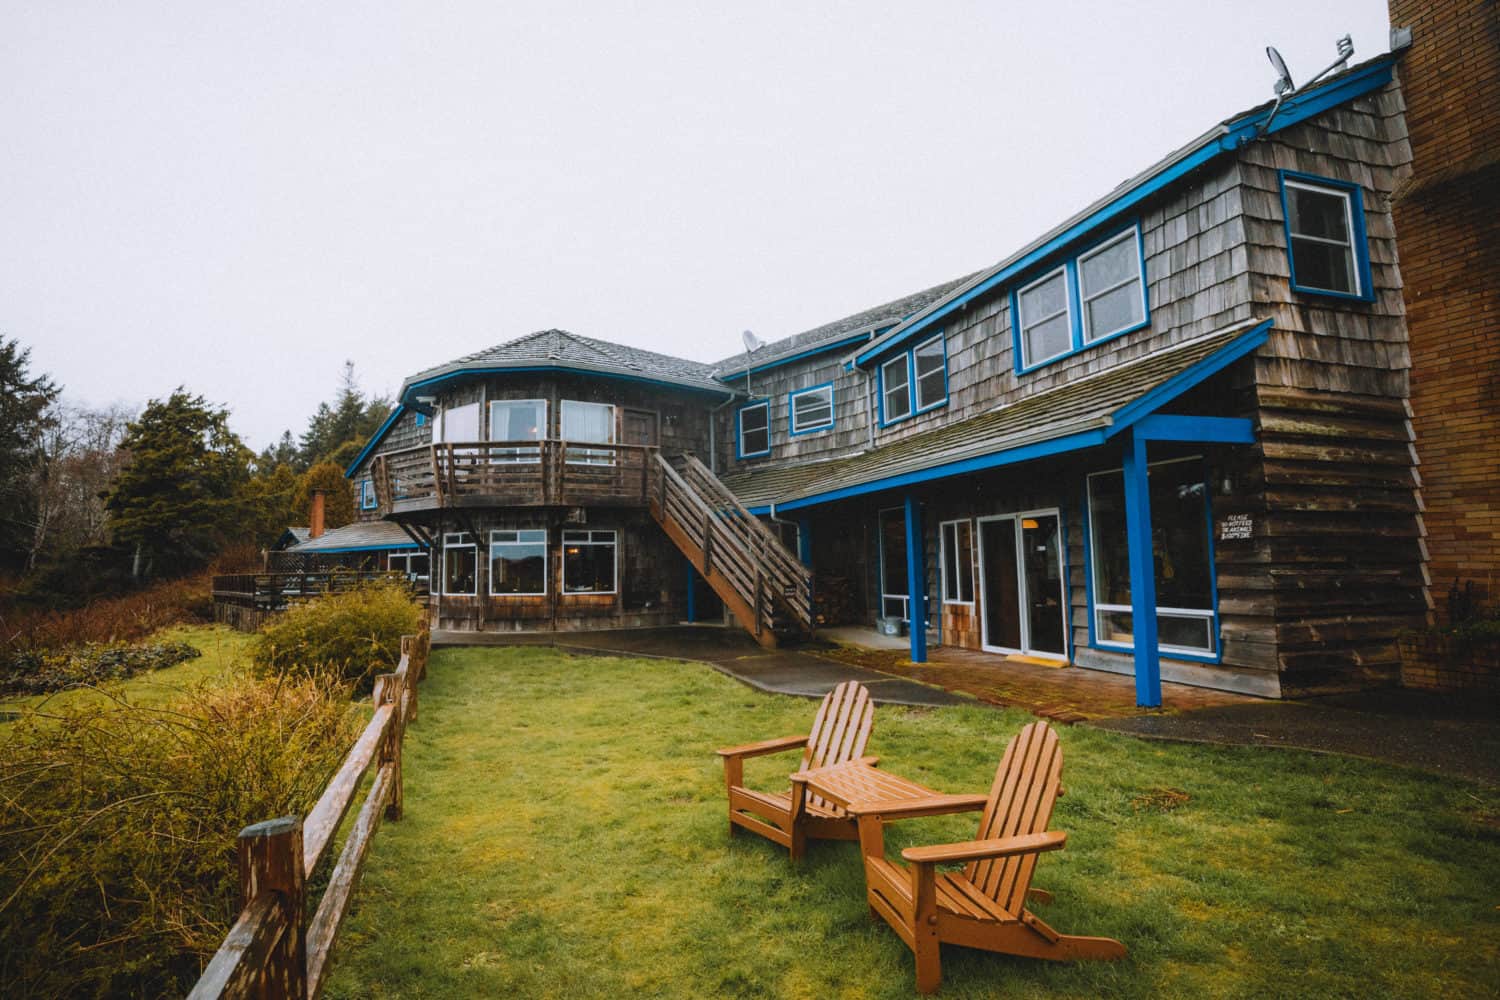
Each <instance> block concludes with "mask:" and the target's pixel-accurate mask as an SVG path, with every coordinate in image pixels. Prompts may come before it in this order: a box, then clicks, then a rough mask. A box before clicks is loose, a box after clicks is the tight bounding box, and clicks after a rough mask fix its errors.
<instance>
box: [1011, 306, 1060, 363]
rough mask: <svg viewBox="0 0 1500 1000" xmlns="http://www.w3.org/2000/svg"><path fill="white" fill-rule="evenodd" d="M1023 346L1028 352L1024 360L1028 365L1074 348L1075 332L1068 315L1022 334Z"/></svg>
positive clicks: (1040, 324)
mask: <svg viewBox="0 0 1500 1000" xmlns="http://www.w3.org/2000/svg"><path fill="white" fill-rule="evenodd" d="M1021 346H1022V347H1023V348H1024V349H1025V351H1026V357H1025V359H1024V360H1025V363H1026V364H1028V365H1034V364H1036V363H1037V362H1038V361H1045V360H1046V359H1048V358H1050V357H1055V356H1056V355H1058V354H1062V353H1063V352H1064V351H1066V350H1067V349H1068V348H1070V347H1072V346H1073V330H1072V327H1071V324H1070V323H1069V320H1068V317H1067V314H1063V315H1062V316H1058V317H1055V318H1053V319H1049V320H1048V321H1047V322H1045V323H1039V324H1037V325H1036V326H1033V327H1029V328H1028V329H1027V330H1026V331H1025V332H1023V333H1022V334H1021Z"/></svg>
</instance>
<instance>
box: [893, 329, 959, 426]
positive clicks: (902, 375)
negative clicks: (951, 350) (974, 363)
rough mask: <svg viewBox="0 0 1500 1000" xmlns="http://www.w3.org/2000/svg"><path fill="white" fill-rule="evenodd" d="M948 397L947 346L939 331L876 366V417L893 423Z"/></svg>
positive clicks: (941, 402)
mask: <svg viewBox="0 0 1500 1000" xmlns="http://www.w3.org/2000/svg"><path fill="white" fill-rule="evenodd" d="M947 401H948V346H947V341H946V340H944V338H943V335H942V334H941V333H940V334H938V335H937V336H936V337H931V338H929V339H927V340H924V341H922V343H920V344H918V345H917V346H916V347H913V348H912V349H911V350H909V351H907V352H905V353H903V354H898V355H896V356H895V357H894V358H891V359H890V360H889V361H886V362H885V363H884V364H882V365H881V366H880V417H881V423H882V424H893V423H895V422H896V421H898V420H902V419H904V418H906V417H909V416H911V415H912V414H914V413H922V412H924V411H926V410H931V409H933V408H934V407H938V406H942V405H943V404H944V403H946V402H947Z"/></svg>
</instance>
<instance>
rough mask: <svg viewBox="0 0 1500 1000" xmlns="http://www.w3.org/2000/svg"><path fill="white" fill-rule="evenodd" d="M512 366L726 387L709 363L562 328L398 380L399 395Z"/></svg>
mask: <svg viewBox="0 0 1500 1000" xmlns="http://www.w3.org/2000/svg"><path fill="white" fill-rule="evenodd" d="M517 369H520V370H536V369H556V370H558V371H578V372H587V373H591V374H599V375H608V376H614V377H617V378H628V379H635V380H639V381H646V382H657V383H662V384H665V385H672V386H681V387H682V388H685V389H699V390H703V391H707V392H712V393H715V394H716V395H721V396H722V395H723V394H725V393H726V392H727V391H728V390H727V389H725V387H724V386H722V385H719V384H718V383H717V382H715V381H714V380H713V377H712V372H713V368H712V366H710V365H705V364H703V363H702V362H700V361H688V360H687V359H685V358H674V357H672V356H671V355H668V354H657V353H656V352H655V351H643V350H641V349H640V348H639V347H630V346H627V345H625V344H613V343H610V342H609V341H605V340H595V339H594V338H592V337H580V336H579V335H578V334H576V333H569V332H568V331H566V330H539V331H537V332H536V333H531V334H527V335H526V336H524V337H517V338H516V339H515V340H507V341H506V342H505V343H503V344H496V345H495V346H494V347H490V348H487V349H485V350H483V351H476V352H474V353H473V354H466V355H464V356H463V357H461V358H455V359H454V360H452V361H449V362H447V363H446V364H441V365H437V366H436V367H433V368H428V369H427V370H425V371H421V372H418V373H417V374H415V375H412V376H411V377H409V378H408V379H407V380H406V381H405V382H403V383H402V384H401V393H400V397H399V398H400V400H401V402H402V403H405V404H407V405H411V404H412V402H413V397H414V396H415V395H416V393H415V390H417V389H418V388H420V387H422V386H426V385H430V384H432V383H434V382H436V381H438V380H440V379H445V378H449V377H452V376H454V375H458V374H462V373H464V372H488V371H506V370H517Z"/></svg>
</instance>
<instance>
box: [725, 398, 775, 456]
mask: <svg viewBox="0 0 1500 1000" xmlns="http://www.w3.org/2000/svg"><path fill="white" fill-rule="evenodd" d="M759 407H765V410H766V448H765V450H764V451H746V450H745V442H744V438H743V436H742V434H741V430H742V425H743V424H744V422H745V417H744V414H745V411H746V410H754V409H757V408H759ZM769 454H771V401H770V400H769V399H762V400H758V401H756V402H754V403H746V404H745V405H744V406H742V407H740V408H739V409H737V410H735V411H734V457H735V458H742V459H743V458H759V457H760V456H762V455H769Z"/></svg>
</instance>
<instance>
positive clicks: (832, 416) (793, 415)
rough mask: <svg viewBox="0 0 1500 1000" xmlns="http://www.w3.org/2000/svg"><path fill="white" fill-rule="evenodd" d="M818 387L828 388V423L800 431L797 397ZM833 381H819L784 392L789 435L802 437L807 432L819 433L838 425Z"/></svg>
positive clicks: (816, 389) (818, 388) (814, 390)
mask: <svg viewBox="0 0 1500 1000" xmlns="http://www.w3.org/2000/svg"><path fill="white" fill-rule="evenodd" d="M820 389H827V390H828V423H826V424H823V425H821V426H819V427H809V428H808V429H807V430H805V431H802V430H798V429H797V397H798V396H805V395H807V394H808V393H810V392H817V391H818V390H820ZM834 395H835V393H834V391H833V383H832V382H821V383H819V384H818V385H810V386H808V387H807V388H806V389H795V390H793V391H792V392H789V393H787V394H786V424H787V433H788V434H789V435H790V436H791V437H803V436H804V435H807V434H821V433H822V432H823V431H831V430H833V429H834V428H835V427H837V426H838V422H839V421H838V407H837V405H836V402H835V399H834Z"/></svg>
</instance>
